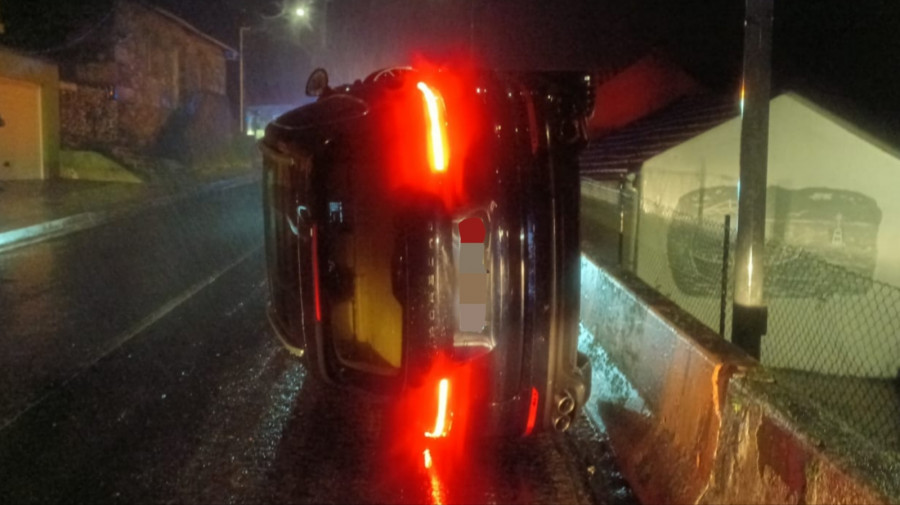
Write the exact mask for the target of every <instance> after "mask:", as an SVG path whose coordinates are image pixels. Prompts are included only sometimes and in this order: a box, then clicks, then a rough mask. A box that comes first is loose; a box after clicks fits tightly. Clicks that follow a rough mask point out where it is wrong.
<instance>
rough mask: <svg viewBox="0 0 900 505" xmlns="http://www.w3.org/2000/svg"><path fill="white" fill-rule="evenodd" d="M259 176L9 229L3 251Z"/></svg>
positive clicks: (0, 239)
mask: <svg viewBox="0 0 900 505" xmlns="http://www.w3.org/2000/svg"><path fill="white" fill-rule="evenodd" d="M259 180H260V174H249V175H242V176H239V177H234V178H231V179H223V180H219V181H214V182H210V183H206V184H199V185H196V186H192V187H190V188H188V189H186V190H184V191H179V192H176V193H173V194H169V195H165V196H162V197H159V198H152V199H148V200H144V201H137V202H130V203H126V204H123V205H120V206H112V207H110V208H106V209H101V210H95V211H88V212H83V213H80V214H74V215H71V216H66V217H62V218H59V219H54V220H51V221H46V222H43V223H38V224H35V225H31V226H26V227H24V228H19V229H15V230H8V231H5V232H2V233H0V252H7V251H11V250H13V249H18V248H20V247H24V246H27V245H31V244H35V243H37V242H42V241H44V240H48V239H51V238H56V237H62V236H64V235H68V234H70V233H75V232H77V231H81V230H86V229H89V228H93V227H95V226H99V225H101V224H105V223H108V222H110V221H114V220H116V219H121V218H124V217H128V216H131V215H134V214H136V213H139V212H142V211H145V210H149V209H153V208H157V207H163V206H167V205H172V204H174V203H177V202H180V201H182V200H185V199H187V198H191V197H198V196H203V195H206V194H209V193H213V192H218V191H225V190H228V189H232V188H236V187H240V186H245V185H249V184H254V183H257V182H259Z"/></svg>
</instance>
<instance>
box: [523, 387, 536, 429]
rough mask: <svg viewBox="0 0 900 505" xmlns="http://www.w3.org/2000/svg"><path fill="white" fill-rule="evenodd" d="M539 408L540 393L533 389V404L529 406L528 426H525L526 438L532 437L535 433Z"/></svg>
mask: <svg viewBox="0 0 900 505" xmlns="http://www.w3.org/2000/svg"><path fill="white" fill-rule="evenodd" d="M537 408H538V391H537V389H536V388H531V403H530V404H529V405H528V424H526V425H525V436H526V437H527V436H528V435H531V432H532V431H534V422H535V420H536V419H537Z"/></svg>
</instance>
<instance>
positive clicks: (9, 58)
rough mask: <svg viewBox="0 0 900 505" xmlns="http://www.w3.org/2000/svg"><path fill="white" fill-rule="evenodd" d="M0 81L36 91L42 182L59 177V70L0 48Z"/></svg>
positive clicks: (51, 65) (50, 64) (46, 63)
mask: <svg viewBox="0 0 900 505" xmlns="http://www.w3.org/2000/svg"><path fill="white" fill-rule="evenodd" d="M0 77H5V78H7V79H14V80H19V81H27V82H30V83H33V84H36V85H38V86H39V87H40V103H41V105H40V107H41V144H42V148H43V160H44V167H43V173H44V176H45V178H53V177H56V176H57V175H58V174H59V142H60V141H59V129H60V121H59V70H58V69H57V66H56V65H55V64H54V63H51V62H48V61H44V60H40V59H37V58H33V57H29V56H25V55H22V54H19V53H16V52H13V51H10V50H7V49H4V48H2V47H0Z"/></svg>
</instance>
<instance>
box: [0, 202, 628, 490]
mask: <svg viewBox="0 0 900 505" xmlns="http://www.w3.org/2000/svg"><path fill="white" fill-rule="evenodd" d="M258 193H259V192H258V189H257V188H256V187H246V188H237V189H232V190H229V191H226V192H224V193H223V194H221V195H217V196H214V197H210V198H206V199H204V200H203V201H202V202H198V203H182V204H179V205H177V206H175V207H172V208H168V209H161V210H158V211H154V213H153V214H152V215H145V216H137V217H134V218H129V219H127V220H124V221H119V222H116V223H113V224H110V225H106V226H103V227H100V228H96V229H93V230H88V231H84V232H80V233H77V234H74V235H70V236H68V237H64V238H60V239H56V240H52V241H47V242H43V243H39V244H35V245H33V246H29V247H26V248H23V249H18V250H15V251H11V252H9V253H6V254H3V255H0V503H26V502H41V503H53V502H83V503H98V502H122V503H261V502H266V503H350V502H354V503H436V502H447V503H612V504H625V503H634V499H633V497H632V496H631V494H630V492H629V491H628V489H627V486H626V485H625V484H624V482H623V481H622V479H621V476H620V475H619V474H618V473H617V472H616V470H615V468H614V465H613V461H612V456H611V454H610V453H609V451H608V447H607V445H606V443H605V442H604V439H603V436H602V434H600V433H598V432H597V431H596V430H595V429H594V428H593V427H592V426H591V425H590V424H589V423H587V422H586V421H585V420H584V419H583V418H582V419H581V420H579V422H577V423H576V424H575V426H574V428H573V429H572V430H570V432H569V433H567V434H566V435H555V434H544V435H541V436H538V437H535V438H533V439H531V440H526V441H512V442H510V441H507V442H496V443H491V444H483V445H479V446H477V447H473V448H471V449H470V450H469V451H468V452H467V454H466V458H465V460H464V461H463V462H462V464H460V465H459V467H458V468H456V471H455V472H454V473H453V474H452V475H451V474H450V473H446V472H443V471H441V472H438V471H431V472H429V471H426V470H425V469H424V468H423V467H422V463H421V461H420V460H418V459H415V458H414V457H412V456H411V455H409V454H407V453H406V452H403V451H400V452H397V451H396V450H394V449H393V448H392V447H393V446H392V443H391V440H390V437H389V436H388V434H389V432H390V431H391V430H390V429H389V428H391V427H390V426H387V423H386V421H385V419H386V405H384V404H383V403H377V402H374V401H372V400H370V399H368V398H365V397H361V396H358V395H354V394H351V393H345V392H338V391H334V390H332V389H330V388H328V387H326V386H323V385H322V384H321V383H320V382H318V381H317V380H315V379H314V378H311V377H307V375H306V371H305V370H304V368H303V367H302V366H301V365H300V364H299V362H298V361H297V360H296V359H295V358H293V357H292V356H290V355H289V354H288V353H287V352H285V351H283V350H282V349H281V348H280V346H279V345H278V343H277V341H276V339H275V338H274V336H273V335H272V334H271V332H270V329H269V327H268V324H267V322H266V320H265V313H264V307H265V284H264V270H263V268H264V266H263V258H262V251H261V244H262V242H261V235H260V233H261V215H260V204H259V194H258ZM419 457H420V456H419ZM436 469H440V467H437V465H436Z"/></svg>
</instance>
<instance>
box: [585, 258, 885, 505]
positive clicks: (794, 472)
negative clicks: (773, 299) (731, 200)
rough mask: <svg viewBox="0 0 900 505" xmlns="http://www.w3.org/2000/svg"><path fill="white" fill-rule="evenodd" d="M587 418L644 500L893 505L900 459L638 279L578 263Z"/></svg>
mask: <svg viewBox="0 0 900 505" xmlns="http://www.w3.org/2000/svg"><path fill="white" fill-rule="evenodd" d="M581 283H582V293H583V295H582V300H581V306H582V309H581V310H582V314H581V317H582V324H583V327H584V329H585V330H586V333H587V334H588V337H587V338H586V340H587V341H588V343H587V344H586V345H585V347H586V349H588V350H589V354H591V352H590V348H593V349H594V357H596V356H603V358H602V359H600V360H595V362H594V367H595V369H599V372H595V377H594V382H595V384H594V391H595V394H596V396H597V397H596V398H592V401H591V403H590V404H589V405H588V407H587V410H586V412H587V414H588V415H595V416H598V417H599V419H600V420H601V421H602V423H603V424H604V425H605V426H606V428H607V431H608V433H609V436H610V444H611V445H612V447H613V450H614V451H615V453H616V457H617V459H618V460H619V463H620V465H621V468H622V471H623V473H624V475H625V476H626V478H627V479H628V481H629V482H630V483H631V485H632V486H633V487H634V490H635V492H636V493H637V495H638V497H639V498H640V500H641V502H642V503H798V504H799V503H888V502H891V501H893V502H900V483H898V482H897V480H896V475H898V474H900V473H898V469H900V462H898V461H895V460H893V459H891V458H890V457H888V456H886V455H885V454H884V453H883V452H882V451H880V448H877V447H871V446H869V445H868V444H867V443H866V442H864V441H863V440H862V439H860V438H858V435H855V434H853V433H851V432H850V431H849V430H847V429H846V428H844V427H842V426H841V425H840V424H839V423H837V422H835V421H832V420H830V419H829V418H826V417H825V416H824V414H822V413H821V412H820V410H819V409H817V408H816V407H815V406H814V405H813V404H811V403H810V402H809V400H808V399H806V398H804V397H800V396H799V395H796V394H794V393H792V392H791V391H788V390H786V389H784V388H783V387H781V386H780V385H778V384H777V383H775V382H774V380H773V379H772V378H771V377H770V376H769V375H768V374H767V373H766V371H765V370H764V369H763V368H762V367H760V366H759V365H758V364H757V363H756V362H755V361H753V360H752V359H750V358H749V357H747V356H746V355H745V354H743V353H742V352H741V351H740V350H739V349H737V348H736V347H734V346H732V345H731V344H729V343H728V342H726V341H724V340H722V339H721V338H719V337H718V336H717V335H715V334H714V333H713V332H712V331H711V330H709V329H708V328H706V327H705V326H704V325H703V324H701V323H700V322H699V321H697V320H696V319H694V318H693V317H692V316H690V315H689V314H687V313H685V312H684V311H682V310H681V309H679V308H678V307H677V306H675V305H674V304H672V303H671V302H670V301H668V300H667V299H665V298H663V297H661V296H660V295H658V294H657V293H656V291H654V290H653V289H651V288H650V287H648V286H647V285H646V284H644V283H643V282H642V281H640V280H639V279H637V278H636V277H633V276H630V275H629V274H625V273H618V276H616V277H614V276H613V275H612V274H610V273H609V272H608V271H606V270H603V269H601V268H599V267H598V266H597V265H596V264H594V263H593V262H592V261H590V260H589V259H587V258H584V259H583V261H582V278H581Z"/></svg>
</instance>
